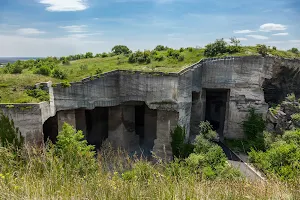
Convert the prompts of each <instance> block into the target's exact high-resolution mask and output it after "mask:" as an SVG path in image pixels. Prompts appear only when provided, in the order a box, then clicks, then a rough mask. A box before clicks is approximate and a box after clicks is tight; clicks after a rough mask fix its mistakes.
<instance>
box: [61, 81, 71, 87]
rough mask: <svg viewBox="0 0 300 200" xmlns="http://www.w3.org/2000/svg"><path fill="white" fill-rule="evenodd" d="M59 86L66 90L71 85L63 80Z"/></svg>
mask: <svg viewBox="0 0 300 200" xmlns="http://www.w3.org/2000/svg"><path fill="white" fill-rule="evenodd" d="M61 86H62V87H64V88H67V87H71V84H70V82H69V81H67V80H65V81H63V82H62V83H61Z"/></svg>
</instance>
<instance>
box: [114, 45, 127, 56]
mask: <svg viewBox="0 0 300 200" xmlns="http://www.w3.org/2000/svg"><path fill="white" fill-rule="evenodd" d="M111 51H112V53H114V54H115V55H120V54H130V53H131V50H130V49H129V48H128V47H127V46H124V45H116V46H114V47H113V48H112V50H111Z"/></svg>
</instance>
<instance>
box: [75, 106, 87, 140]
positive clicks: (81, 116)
mask: <svg viewBox="0 0 300 200" xmlns="http://www.w3.org/2000/svg"><path fill="white" fill-rule="evenodd" d="M75 119H76V129H77V130H81V131H82V133H83V134H84V135H85V136H86V134H87V132H86V118H85V110H84V109H77V110H76V111H75Z"/></svg>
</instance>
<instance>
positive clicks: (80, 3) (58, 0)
mask: <svg viewBox="0 0 300 200" xmlns="http://www.w3.org/2000/svg"><path fill="white" fill-rule="evenodd" d="M39 2H40V3H41V4H45V5H46V6H47V7H46V10H48V11H50V12H63V11H81V10H85V9H87V8H88V4H87V2H86V0H40V1H39Z"/></svg>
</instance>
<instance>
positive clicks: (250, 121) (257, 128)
mask: <svg viewBox="0 0 300 200" xmlns="http://www.w3.org/2000/svg"><path fill="white" fill-rule="evenodd" d="M242 126H243V130H244V133H245V135H246V136H247V139H249V140H256V139H258V138H259V134H260V135H262V133H263V131H264V129H265V127H266V125H265V121H264V120H263V118H262V114H259V113H256V111H255V109H254V108H251V109H250V110H249V114H248V117H247V119H246V120H245V121H243V123H242Z"/></svg>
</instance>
